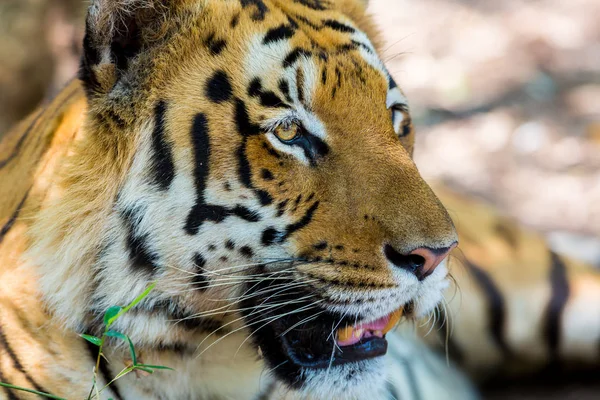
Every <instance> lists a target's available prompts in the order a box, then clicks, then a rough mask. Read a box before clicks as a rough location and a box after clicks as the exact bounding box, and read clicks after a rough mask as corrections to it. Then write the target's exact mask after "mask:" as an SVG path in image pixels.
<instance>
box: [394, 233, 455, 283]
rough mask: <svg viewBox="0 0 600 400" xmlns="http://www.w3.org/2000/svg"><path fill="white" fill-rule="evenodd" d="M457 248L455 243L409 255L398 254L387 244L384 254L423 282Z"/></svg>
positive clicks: (417, 251) (419, 250) (420, 250)
mask: <svg viewBox="0 0 600 400" xmlns="http://www.w3.org/2000/svg"><path fill="white" fill-rule="evenodd" d="M456 246H457V243H456V242H455V243H453V244H452V245H451V246H449V247H440V248H435V249H434V248H430V247H419V248H418V249H415V250H413V251H411V252H410V253H408V254H406V255H405V254H400V253H398V252H397V251H396V250H395V249H394V248H393V247H392V246H390V245H389V244H386V245H385V247H384V249H383V252H384V254H385V256H386V257H387V259H388V260H389V261H390V262H391V263H392V264H394V265H395V266H397V267H399V268H401V269H404V270H406V271H409V272H412V273H414V274H415V275H416V277H417V279H419V280H423V279H425V278H427V277H428V276H429V275H431V274H432V273H433V271H435V269H436V268H437V266H438V265H440V263H441V262H442V261H443V260H444V259H445V258H446V257H448V254H450V252H451V251H452V249H454V248H455V247H456Z"/></svg>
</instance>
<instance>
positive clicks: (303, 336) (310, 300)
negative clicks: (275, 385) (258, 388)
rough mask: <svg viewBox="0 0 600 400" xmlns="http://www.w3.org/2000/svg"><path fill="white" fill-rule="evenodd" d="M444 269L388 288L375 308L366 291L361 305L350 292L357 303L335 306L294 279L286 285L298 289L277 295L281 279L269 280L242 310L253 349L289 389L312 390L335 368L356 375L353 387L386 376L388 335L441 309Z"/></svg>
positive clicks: (253, 289) (254, 288) (252, 290)
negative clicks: (310, 383) (417, 315)
mask: <svg viewBox="0 0 600 400" xmlns="http://www.w3.org/2000/svg"><path fill="white" fill-rule="evenodd" d="M444 267H445V266H444ZM444 267H443V268H440V270H439V271H436V273H434V274H432V275H431V276H430V277H428V278H427V279H425V280H424V281H422V282H418V283H415V284H410V283H409V282H406V281H405V280H404V279H401V280H400V281H399V282H398V283H399V285H398V286H397V287H395V288H393V289H388V290H383V291H382V293H381V294H380V296H379V297H378V298H377V301H375V302H373V304H370V305H368V303H369V302H368V301H364V300H367V299H368V296H370V295H372V294H370V295H369V294H367V293H363V294H362V295H361V297H362V300H363V301H361V300H360V298H359V297H358V296H357V294H356V293H355V294H351V293H348V295H350V296H351V297H352V298H353V301H352V302H350V303H346V304H345V305H342V303H341V302H340V303H337V304H336V305H335V306H334V305H333V303H330V302H328V301H325V298H326V297H327V293H325V292H324V291H322V290H318V289H316V288H315V287H312V286H309V285H301V286H299V285H298V282H297V279H294V278H292V277H290V278H289V285H287V286H286V287H289V288H292V290H290V291H289V292H288V293H287V294H286V293H283V294H281V293H277V294H276V295H274V293H273V290H272V289H270V287H272V286H273V285H281V284H282V283H281V280H278V281H277V282H275V283H272V282H269V281H268V280H267V279H265V281H264V282H262V283H260V284H258V285H252V284H248V287H245V288H242V290H243V291H245V292H246V295H247V296H246V298H247V300H246V301H244V302H243V303H242V304H241V305H240V309H241V310H242V314H243V317H244V323H245V325H246V326H247V328H248V329H249V330H250V332H251V335H250V337H251V340H252V343H253V345H254V346H255V348H256V349H257V351H258V352H259V355H260V356H261V358H263V359H264V360H265V362H266V364H267V366H268V368H270V370H271V371H272V373H273V375H274V376H275V377H276V378H277V379H278V380H280V381H281V382H283V383H285V385H286V386H288V387H291V388H294V389H299V388H301V387H306V386H305V385H307V381H306V379H307V376H312V377H314V378H315V379H317V380H318V378H317V376H319V375H321V374H329V373H330V372H328V371H331V370H333V371H337V372H335V373H336V374H338V373H339V374H348V376H356V377H357V378H356V379H354V378H353V379H351V380H349V381H348V385H353V383H352V382H355V383H358V382H360V381H362V378H361V379H359V378H358V377H359V376H362V377H364V378H366V376H371V375H372V374H377V373H379V374H381V372H382V370H381V368H382V367H381V366H382V365H383V364H381V362H380V361H378V360H379V359H381V358H382V356H384V355H385V354H386V352H387V345H388V343H387V340H386V334H387V333H389V332H390V331H391V330H392V329H393V328H394V327H395V326H396V325H397V324H398V323H399V322H400V319H401V317H402V316H403V315H404V314H406V315H407V316H409V317H411V316H412V315H414V310H417V309H419V310H420V312H421V313H423V312H425V308H428V309H427V312H429V311H431V308H432V307H434V306H435V305H437V303H438V302H439V299H440V298H441V290H442V288H443V287H445V281H446V271H445V268H444ZM404 278H406V277H404ZM294 282H295V283H294ZM274 287H277V286H274ZM401 287H404V289H407V290H406V292H407V293H406V292H405V290H403V289H401ZM420 289H423V290H420ZM420 302H423V303H424V304H419V303H420Z"/></svg>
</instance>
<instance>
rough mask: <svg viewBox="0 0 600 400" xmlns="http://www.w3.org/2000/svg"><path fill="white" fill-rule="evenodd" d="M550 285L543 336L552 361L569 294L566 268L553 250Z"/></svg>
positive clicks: (557, 344)
mask: <svg viewBox="0 0 600 400" xmlns="http://www.w3.org/2000/svg"><path fill="white" fill-rule="evenodd" d="M550 261H551V263H552V265H551V266H550V286H551V290H552V292H551V296H550V302H549V303H548V309H547V310H546V321H545V325H544V336H545V338H546V344H547V346H548V351H549V352H550V356H551V357H552V360H553V361H556V360H557V359H558V350H559V347H560V336H561V328H560V325H561V320H562V314H563V311H564V309H565V306H566V305H567V301H568V299H569V295H570V288H569V281H568V279H567V270H566V267H565V264H564V262H563V260H562V259H561V258H560V257H559V256H558V255H557V254H556V253H554V252H553V251H550Z"/></svg>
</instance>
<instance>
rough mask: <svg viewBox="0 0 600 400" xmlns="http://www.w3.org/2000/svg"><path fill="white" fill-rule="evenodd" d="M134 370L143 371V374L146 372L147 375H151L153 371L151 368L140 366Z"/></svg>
mask: <svg viewBox="0 0 600 400" xmlns="http://www.w3.org/2000/svg"><path fill="white" fill-rule="evenodd" d="M134 368H135V369H139V370H142V371H144V372H147V373H149V374H152V373H154V371H153V370H152V369H151V368H144V367H142V366H141V365H136V366H135V367H134Z"/></svg>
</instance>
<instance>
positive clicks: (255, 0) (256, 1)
mask: <svg viewBox="0 0 600 400" xmlns="http://www.w3.org/2000/svg"><path fill="white" fill-rule="evenodd" d="M240 2H241V3H242V7H243V8H246V7H250V6H252V5H254V6H256V11H254V13H253V14H252V15H251V16H250V18H252V20H253V21H262V20H264V19H265V14H266V13H267V12H268V11H269V9H268V7H267V6H266V5H265V3H264V2H263V1H262V0H240Z"/></svg>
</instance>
